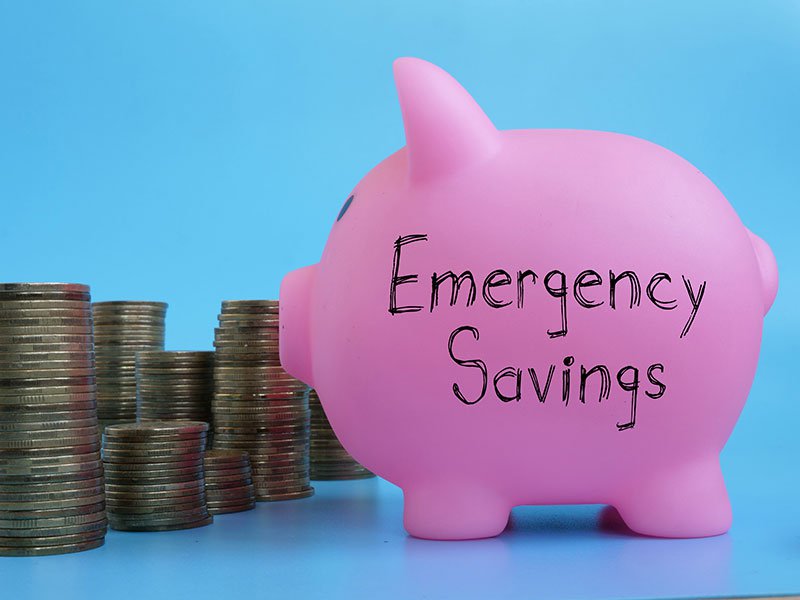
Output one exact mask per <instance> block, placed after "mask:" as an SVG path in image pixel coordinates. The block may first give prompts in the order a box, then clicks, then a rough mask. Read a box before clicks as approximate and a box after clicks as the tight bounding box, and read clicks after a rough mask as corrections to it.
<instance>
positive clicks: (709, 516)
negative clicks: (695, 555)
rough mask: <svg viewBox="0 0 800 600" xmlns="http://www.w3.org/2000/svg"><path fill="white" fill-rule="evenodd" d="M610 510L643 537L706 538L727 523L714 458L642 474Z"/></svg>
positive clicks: (728, 518) (723, 493)
mask: <svg viewBox="0 0 800 600" xmlns="http://www.w3.org/2000/svg"><path fill="white" fill-rule="evenodd" d="M614 506H615V507H616V508H617V510H619V512H620V515H621V516H622V519H623V520H624V521H625V524H626V525H627V526H628V527H630V528H631V529H632V530H633V531H635V532H637V533H640V534H643V535H652V536H656V537H667V538H694V537H708V536H712V535H720V534H722V533H725V532H726V531H728V529H729V528H730V525H731V505H730V501H729V500H728V493H727V491H726V490H725V482H724V481H723V479H722V471H721V470H720V466H719V458H718V457H713V458H709V459H703V460H697V461H692V462H690V463H685V464H683V465H679V466H676V467H672V468H670V469H667V470H653V471H652V472H651V473H647V474H644V475H642V476H640V477H639V478H637V481H635V482H633V485H632V487H631V488H629V489H628V490H627V491H626V494H625V495H624V496H623V497H622V498H620V500H618V501H617V502H615V503H614Z"/></svg>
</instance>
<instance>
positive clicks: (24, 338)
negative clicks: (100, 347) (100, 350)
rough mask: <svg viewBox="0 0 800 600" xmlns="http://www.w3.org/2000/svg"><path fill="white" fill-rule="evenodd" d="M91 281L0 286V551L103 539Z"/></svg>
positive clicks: (64, 547) (45, 550) (64, 548)
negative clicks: (88, 285) (90, 295)
mask: <svg viewBox="0 0 800 600" xmlns="http://www.w3.org/2000/svg"><path fill="white" fill-rule="evenodd" d="M90 306H91V301H90V297H89V288H88V287H87V286H85V285H77V284H66V283H38V284H37V283H14V284H11V283H2V284H0V555H2V556H40V555H45V554H64V553H67V552H78V551H81V550H89V549H91V548H97V547H98V546H102V545H103V541H104V539H105V533H106V524H107V521H106V514H105V504H104V499H103V465H102V462H101V461H100V452H99V451H100V432H99V429H98V426H97V412H96V408H97V407H96V403H95V378H94V355H93V354H92V315H91V308H90Z"/></svg>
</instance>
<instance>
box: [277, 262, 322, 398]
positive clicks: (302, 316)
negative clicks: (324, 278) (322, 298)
mask: <svg viewBox="0 0 800 600" xmlns="http://www.w3.org/2000/svg"><path fill="white" fill-rule="evenodd" d="M316 272H317V265H311V266H308V267H303V268H302V269H297V270H296V271H291V272H290V273H288V274H287V275H286V276H285V277H284V278H283V282H281V291H280V354H281V365H283V368H284V369H286V371H287V372H288V373H289V375H291V376H292V377H295V378H296V379H299V380H300V381H302V382H304V383H306V384H308V385H310V386H311V387H314V382H313V380H312V376H311V335H310V324H309V318H310V304H311V290H312V287H313V284H314V279H315V276H316Z"/></svg>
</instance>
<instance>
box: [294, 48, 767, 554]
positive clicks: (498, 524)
mask: <svg viewBox="0 0 800 600" xmlns="http://www.w3.org/2000/svg"><path fill="white" fill-rule="evenodd" d="M394 73H395V80H396V83H397V88H398V93H399V97H400V105H401V108H402V113H403V120H404V122H405V132H406V142H407V145H406V147H405V148H403V149H401V150H399V151H398V152H396V153H394V154H392V155H391V156H389V157H388V158H387V159H385V160H384V161H383V162H381V163H380V164H379V165H378V166H376V167H375V168H374V169H373V170H372V171H371V172H370V173H368V174H367V176H366V177H364V179H362V180H361V182H359V184H358V185H357V186H356V187H355V189H354V190H353V191H352V192H351V193H350V194H349V196H348V198H347V200H346V201H345V203H344V206H342V208H341V211H340V213H339V215H338V218H337V219H336V222H335V223H334V224H333V228H332V230H331V233H330V237H329V239H328V243H327V246H326V247H325V250H324V252H323V254H322V259H321V260H320V262H319V263H318V264H316V265H312V266H309V267H305V268H303V269H299V270H297V271H293V272H291V273H289V274H288V275H287V276H286V277H285V279H284V280H283V283H282V286H281V292H280V352H281V361H282V364H283V366H284V368H285V369H286V370H287V371H288V372H289V373H291V374H292V375H294V376H295V377H297V378H299V379H301V380H302V381H304V382H306V383H308V384H309V385H310V386H313V387H314V388H316V389H317V391H318V392H319V396H320V399H321V401H322V403H323V405H324V408H325V411H326V413H327V415H328V417H329V418H330V421H331V423H332V425H333V427H334V429H335V431H336V434H337V435H338V437H339V438H340V440H341V442H342V443H343V445H344V446H345V447H346V449H347V450H348V451H349V452H350V453H351V454H352V455H353V456H354V457H355V458H356V459H357V460H359V461H360V462H361V463H362V464H364V465H365V466H366V467H368V468H369V469H370V470H372V471H374V472H375V473H377V474H378V475H380V476H382V477H384V478H386V479H387V480H389V481H391V482H393V483H395V484H397V485H398V486H400V487H401V488H402V489H403V492H404V500H405V505H404V523H405V527H406V530H407V531H408V532H409V533H410V534H411V535H414V536H418V537H423V538H431V539H468V538H482V537H489V536H494V535H497V534H499V533H500V532H502V531H503V529H504V528H505V527H506V524H507V521H508V517H509V513H510V510H511V508H512V507H514V506H517V505H523V504H573V503H581V504H583V503H602V504H608V505H612V506H614V507H615V508H616V509H617V510H618V511H619V514H620V516H621V517H622V519H623V520H624V521H625V523H626V524H627V525H628V526H629V527H630V528H631V529H633V530H634V531H636V532H639V533H641V534H646V535H652V536H662V537H700V536H711V535H717V534H721V533H724V532H725V531H727V530H728V528H729V527H730V524H731V507H730V503H729V501H728V496H727V493H726V490H725V483H724V481H723V477H722V473H721V470H720V464H719V454H720V451H721V450H722V447H723V446H724V445H725V442H726V441H727V439H728V437H729V435H730V434H731V431H732V429H733V427H734V425H735V423H736V420H737V418H738V416H739V413H740V411H741V410H742V407H743V406H744V403H745V400H746V398H747V394H748V391H749V389H750V386H751V383H752V380H753V377H754V374H755V369H756V363H757V359H758V353H759V346H760V342H761V329H762V321H763V317H764V315H765V314H766V312H767V311H768V309H769V308H770V306H771V304H772V302H773V300H774V298H775V294H776V291H777V280H778V275H777V267H776V263H775V259H774V257H773V255H772V252H771V251H770V249H769V247H768V246H767V244H766V243H765V242H764V241H763V240H761V239H760V238H759V237H757V236H756V235H754V234H753V233H751V232H750V231H749V230H748V229H747V228H746V227H745V226H744V225H743V224H742V222H741V221H740V220H739V218H738V216H737V215H736V213H735V212H734V210H733V208H732V207H731V205H730V204H729V203H728V202H727V200H726V199H725V198H724V196H723V195H722V194H721V193H720V191H719V190H718V189H717V188H716V187H715V186H714V184H713V183H711V181H709V180H708V179H707V178H706V177H705V176H704V175H703V174H702V173H701V172H700V171H699V170H698V169H696V168H695V167H693V166H692V165H691V164H689V163H688V162H686V161H685V160H683V159H682V158H680V157H679V156H677V155H675V154H673V153H672V152H670V151H668V150H665V149H664V148H662V147H660V146H657V145H655V144H652V143H650V142H647V141H644V140H641V139H638V138H634V137H630V136H627V135H621V134H617V133H606V132H600V131H578V130H536V129H532V130H531V129H529V130H513V131H498V130H497V129H496V128H495V127H494V126H493V124H492V123H491V122H490V121H489V119H488V118H487V116H486V115H485V114H484V113H483V112H482V110H481V109H480V107H479V106H478V105H477V104H476V103H475V101H474V100H473V99H472V98H471V97H470V96H469V94H468V93H467V92H466V91H465V90H464V89H463V88H462V87H461V86H460V85H459V84H458V83H457V82H456V81H455V80H454V79H453V78H452V77H450V76H449V75H448V74H447V73H445V72H444V71H442V70H441V69H439V68H438V67H436V66H434V65H432V64H430V63H427V62H425V61H422V60H418V59H413V58H403V59H399V60H398V61H397V62H396V63H395V65H394Z"/></svg>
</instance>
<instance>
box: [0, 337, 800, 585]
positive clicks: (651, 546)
mask: <svg viewBox="0 0 800 600" xmlns="http://www.w3.org/2000/svg"><path fill="white" fill-rule="evenodd" d="M784 339H785V338H784ZM786 343H789V342H788V341H787V342H786ZM792 344H793V342H792ZM787 349H788V348H787V347H786V346H784V344H783V343H781V342H780V341H778V342H776V341H775V340H774V339H773V340H772V342H771V343H770V344H768V345H767V348H766V349H765V351H766V353H767V354H768V360H767V359H765V357H764V356H763V355H762V365H761V369H760V371H759V374H758V376H757V378H756V382H755V385H754V388H753V392H752V394H751V397H750V400H749V404H748V406H747V407H746V408H745V411H744V414H743V416H742V419H741V421H740V423H739V425H738V426H737V429H736V431H735V432H734V435H733V437H732V438H731V440H730V442H729V443H728V446H727V447H726V449H725V451H724V452H723V470H724V471H725V473H726V477H727V482H728V488H729V491H730V494H731V500H732V502H733V507H734V524H733V528H732V529H731V531H730V532H729V533H728V534H726V535H723V536H719V537H715V538H707V539H698V540H663V539H651V538H644V537H640V536H637V535H634V534H632V533H629V532H628V531H626V530H623V529H620V528H614V527H610V526H608V525H603V524H601V522H600V515H601V511H602V510H603V507H600V506H559V507H518V508H516V509H514V511H513V513H512V518H511V521H510V524H509V527H508V529H507V530H506V531H505V532H504V533H503V534H502V535H501V536H499V537H497V538H494V539H488V540H478V541H468V542H434V541H426V540H419V539H415V538H411V537H409V536H408V535H407V534H406V533H405V531H404V530H403V527H402V492H401V491H400V490H399V489H398V488H396V487H395V486H393V485H391V484H390V483H388V482H386V481H383V480H379V479H373V480H362V481H349V482H346V481H342V482H317V483H315V486H316V489H317V494H316V495H315V496H314V497H312V498H309V499H305V500H296V501H290V502H281V503H272V504H269V503H264V504H259V505H258V506H257V508H256V509H255V510H253V511H249V512H245V513H239V514H232V515H222V516H218V517H216V520H215V522H214V524H213V525H211V526H208V527H205V528H201V529H195V530H188V531H176V532H166V533H126V532H118V531H109V533H108V537H107V540H106V545H105V546H104V547H102V548H99V549H97V550H92V551H89V552H84V553H81V554H75V555H67V556H54V557H41V558H5V559H0V590H2V592H0V598H9V599H10V598H13V599H14V600H24V599H26V598H54V597H55V598H60V599H69V598H82V599H86V598H99V597H102V596H104V595H106V594H108V592H109V591H110V590H113V592H114V596H113V597H114V598H115V599H119V600H124V599H126V598H137V599H138V598H162V597H170V598H176V597H177V598H182V597H191V598H231V597H234V598H235V597H238V596H239V595H240V594H241V595H244V594H248V595H250V596H251V597H252V595H253V594H254V593H255V594H256V595H257V596H258V597H264V596H266V595H269V597H282V596H284V595H286V596H288V597H302V598H314V597H325V598H339V597H341V598H361V597H368V598H409V597H413V598H448V597H458V598H473V597H475V598H489V597H491V598H506V597H515V598H534V597H535V598H548V599H558V598H655V597H662V598H663V597H673V598H676V597H697V596H732V595H744V594H753V595H755V594H788V593H797V592H800V503H799V502H798V500H797V491H798V489H799V488H798V484H797V482H798V478H799V477H800V475H799V474H798V470H797V458H798V457H800V442H798V436H797V435H796V434H795V430H796V418H794V416H793V414H792V411H791V406H792V400H791V398H792V392H791V389H790V384H791V378H790V377H789V376H788V375H787V374H788V373H791V370H790V369H791V361H792V357H793V355H794V354H795V353H790V352H787V351H786V350H787ZM781 406H783V407H785V408H786V409H787V411H788V412H787V416H786V417H779V416H776V414H775V413H776V412H780V411H779V410H778V411H776V409H780V407H781ZM794 414H796V413H794ZM756 432H759V433H756Z"/></svg>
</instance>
